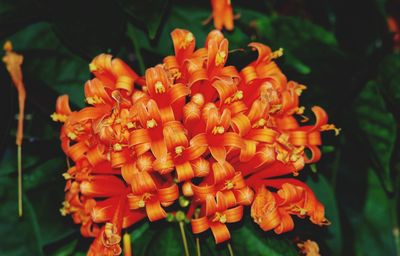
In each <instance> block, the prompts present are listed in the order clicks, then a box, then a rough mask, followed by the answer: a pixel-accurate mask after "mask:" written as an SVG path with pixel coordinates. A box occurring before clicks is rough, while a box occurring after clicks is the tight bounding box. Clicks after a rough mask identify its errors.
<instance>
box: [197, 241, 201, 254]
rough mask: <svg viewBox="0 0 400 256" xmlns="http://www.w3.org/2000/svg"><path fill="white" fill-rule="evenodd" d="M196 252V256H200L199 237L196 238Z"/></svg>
mask: <svg viewBox="0 0 400 256" xmlns="http://www.w3.org/2000/svg"><path fill="white" fill-rule="evenodd" d="M196 252H197V256H201V250H200V238H199V237H196Z"/></svg>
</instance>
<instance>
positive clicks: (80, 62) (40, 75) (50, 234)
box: [0, 0, 400, 256]
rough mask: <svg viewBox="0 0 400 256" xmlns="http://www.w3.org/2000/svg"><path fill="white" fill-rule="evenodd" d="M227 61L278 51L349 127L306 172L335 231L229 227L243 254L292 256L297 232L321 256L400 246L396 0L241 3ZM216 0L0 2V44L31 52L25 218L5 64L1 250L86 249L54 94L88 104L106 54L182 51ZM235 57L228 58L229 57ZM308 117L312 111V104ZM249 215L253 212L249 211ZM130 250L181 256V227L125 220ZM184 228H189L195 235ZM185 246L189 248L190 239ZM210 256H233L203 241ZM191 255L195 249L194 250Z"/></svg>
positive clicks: (135, 62)
mask: <svg viewBox="0 0 400 256" xmlns="http://www.w3.org/2000/svg"><path fill="white" fill-rule="evenodd" d="M232 5H233V9H234V13H235V14H237V16H238V19H236V20H235V29H234V30H233V32H226V31H224V34H225V36H226V37H227V38H228V39H229V43H230V50H235V49H244V50H240V51H233V52H232V53H231V54H230V55H229V60H228V62H229V63H234V64H235V65H236V66H238V67H239V68H241V67H243V66H244V65H246V64H247V63H248V62H249V61H251V60H252V59H254V58H255V57H256V55H255V53H254V52H252V51H250V50H249V49H248V48H247V47H246V46H247V44H248V43H250V42H252V41H258V42H262V43H265V44H267V45H269V46H270V47H271V48H272V49H278V48H280V47H282V48H283V49H284V56H283V57H281V58H279V59H278V60H277V62H278V64H279V65H280V67H281V68H282V70H283V72H284V73H285V74H286V75H287V77H288V78H289V79H291V80H295V81H298V82H299V83H302V84H305V85H307V87H308V89H307V90H306V91H305V92H304V93H303V95H302V98H301V100H302V102H301V105H304V106H306V107H311V106H313V105H319V106H322V107H323V108H324V109H325V110H326V111H327V113H328V114H329V118H330V122H331V123H335V125H336V126H337V127H340V128H342V131H341V134H340V136H337V137H336V136H334V135H333V134H332V133H329V134H327V135H324V146H323V147H322V151H323V158H322V160H321V161H320V162H318V163H317V164H314V165H311V166H307V167H306V171H303V172H302V173H301V175H300V177H301V179H303V180H305V181H306V182H307V184H309V185H310V186H311V187H312V188H313V190H314V192H315V194H316V196H317V197H318V199H319V200H320V201H321V202H323V204H324V205H325V207H326V215H327V217H328V219H329V220H330V221H331V222H332V224H331V225H330V226H329V227H327V228H319V227H317V226H313V225H312V224H310V223H309V222H308V221H304V220H296V221H297V222H296V228H295V230H294V231H292V232H290V233H288V234H286V235H281V236H277V235H275V234H273V233H272V232H267V233H264V232H261V231H260V229H259V228H258V227H257V226H255V225H254V224H253V223H252V222H251V221H249V220H248V219H245V220H243V222H242V223H240V224H238V225H236V226H234V227H233V229H232V230H233V231H232V247H233V248H234V251H235V254H236V255H297V254H298V252H297V249H296V245H295V243H293V241H297V240H299V239H300V240H306V239H312V240H314V241H317V242H318V244H319V246H320V249H321V254H322V255H374V256H376V255H400V237H399V233H400V231H399V221H400V214H399V212H400V203H399V202H400V201H399V185H400V179H399V177H400V175H399V174H400V151H399V150H400V143H399V142H400V141H399V139H398V133H399V127H400V126H399V122H400V54H399V51H400V29H399V27H400V1H398V0H242V1H239V0H232ZM210 14H211V6H210V2H209V1H190V2H189V1H173V0H169V1H168V0H147V1H137V0H129V1H128V0H116V1H100V0H96V1H94V0H87V1H79V0H68V1H66V0H59V1H50V0H0V43H1V45H3V43H4V42H5V41H6V40H11V41H12V42H13V45H14V50H15V51H16V52H18V53H20V54H22V55H23V56H24V63H23V66H22V68H23V75H24V81H25V85H26V90H27V101H26V115H25V133H24V141H23V153H22V154H23V172H24V176H23V190H24V193H23V204H24V216H23V217H22V218H18V215H17V213H18V210H17V206H18V205H17V166H16V163H17V158H16V152H17V150H16V145H15V134H16V127H17V119H16V117H17V113H18V100H17V98H18V96H17V92H16V90H15V88H14V87H13V86H12V82H11V80H10V77H9V75H8V73H7V70H6V68H5V66H4V65H3V63H1V65H0V87H1V92H0V104H1V110H2V111H1V112H2V114H1V119H2V121H1V125H0V237H1V240H0V255H84V254H85V252H86V250H87V249H88V246H89V244H90V243H91V239H85V238H83V237H81V235H80V234H79V226H78V225H75V224H73V222H72V220H71V218H70V217H69V216H68V217H62V216H61V215H60V212H59V208H60V207H61V202H62V201H63V197H64V185H65V180H64V179H63V177H62V175H61V174H62V173H64V172H65V171H66V169H67V167H66V159H65V155H64V154H63V153H62V151H61V148H60V141H59V139H58V136H59V129H60V126H59V124H57V123H54V122H52V121H51V119H50V115H51V114H52V113H53V112H54V110H55V102H56V98H57V96H58V95H61V94H65V93H67V94H69V96H70V99H71V101H72V108H73V109H75V110H76V109H78V108H81V107H83V106H84V105H85V102H84V97H83V85H84V83H85V81H86V80H88V79H89V78H90V73H89V69H88V63H89V62H90V60H91V59H92V58H93V57H94V56H96V55H97V54H99V53H102V52H107V53H111V54H113V55H115V56H118V57H120V58H122V59H123V60H125V61H126V62H127V63H128V64H129V65H130V66H131V67H133V68H134V69H135V70H136V71H137V72H138V73H140V74H143V72H144V70H145V68H146V67H150V66H153V65H155V64H157V63H160V62H161V61H162V59H163V57H164V56H166V55H170V54H172V53H173V48H172V41H171V39H170V35H169V34H170V32H171V31H172V30H173V29H174V28H184V29H188V30H190V31H191V32H193V34H194V35H195V37H196V40H197V46H202V45H203V44H204V41H205V38H206V35H207V34H208V32H209V31H210V30H212V29H213V24H212V22H210V23H208V24H206V25H203V24H202V23H203V21H205V20H207V18H208V17H209V16H210ZM229 63H228V64H229ZM306 114H307V115H308V116H312V115H311V113H310V112H308V113H306ZM247 215H248V214H247ZM130 230H131V231H132V232H131V234H132V240H133V241H132V243H133V245H132V247H133V252H134V255H182V254H183V246H182V243H181V239H180V234H179V229H178V227H177V225H174V224H169V223H166V222H159V223H155V224H148V223H147V222H141V223H139V224H138V225H136V226H134V227H133V228H131V229H130ZM187 233H188V234H189V233H190V232H187ZM189 240H190V241H192V242H190V244H189V246H190V248H191V250H192V249H193V248H194V244H193V243H194V239H193V237H191V239H189ZM205 241H206V243H205V245H203V247H202V250H204V252H203V254H204V255H227V254H228V252H227V250H226V248H225V247H215V245H214V244H213V241H212V238H205ZM193 250H194V249H193Z"/></svg>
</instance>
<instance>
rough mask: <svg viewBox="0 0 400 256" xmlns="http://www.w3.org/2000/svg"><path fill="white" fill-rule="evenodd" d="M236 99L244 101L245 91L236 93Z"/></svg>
mask: <svg viewBox="0 0 400 256" xmlns="http://www.w3.org/2000/svg"><path fill="white" fill-rule="evenodd" d="M235 98H236V99H238V100H241V99H243V91H237V92H236V93H235Z"/></svg>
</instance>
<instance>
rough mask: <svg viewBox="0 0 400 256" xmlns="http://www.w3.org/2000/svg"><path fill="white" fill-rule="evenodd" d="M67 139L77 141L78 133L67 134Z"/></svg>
mask: <svg viewBox="0 0 400 256" xmlns="http://www.w3.org/2000/svg"><path fill="white" fill-rule="evenodd" d="M67 137H68V138H70V139H71V140H76V138H77V137H78V135H76V133H74V132H69V133H68V134H67Z"/></svg>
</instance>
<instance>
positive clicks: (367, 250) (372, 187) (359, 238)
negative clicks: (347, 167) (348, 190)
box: [354, 169, 398, 256]
mask: <svg viewBox="0 0 400 256" xmlns="http://www.w3.org/2000/svg"><path fill="white" fill-rule="evenodd" d="M377 202H379V206H377ZM395 206H396V205H395V204H394V202H393V199H392V200H390V199H388V198H387V196H386V194H385V192H384V191H383V190H382V189H381V185H380V184H379V179H378V177H377V176H376V174H375V173H374V172H373V171H372V170H371V169H370V170H368V190H367V195H366V203H365V206H364V209H363V216H362V217H361V219H356V221H354V228H355V229H356V232H355V234H356V251H357V255H366V256H373V255H396V247H395V242H394V233H393V231H394V228H395V227H394V223H393V219H395V218H396V217H398V214H397V215H396V213H394V212H393V209H392V207H395ZM397 253H398V252H397Z"/></svg>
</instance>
